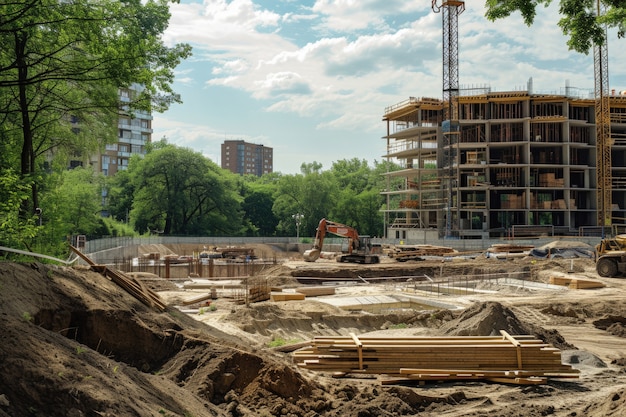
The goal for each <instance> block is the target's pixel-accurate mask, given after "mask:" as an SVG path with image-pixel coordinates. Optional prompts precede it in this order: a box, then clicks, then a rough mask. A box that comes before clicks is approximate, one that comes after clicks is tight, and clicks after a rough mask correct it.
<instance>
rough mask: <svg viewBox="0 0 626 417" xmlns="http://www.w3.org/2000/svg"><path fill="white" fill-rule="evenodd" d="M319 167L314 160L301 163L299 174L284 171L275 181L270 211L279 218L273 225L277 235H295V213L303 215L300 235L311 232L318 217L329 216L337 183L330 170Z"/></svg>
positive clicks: (335, 198) (337, 192) (335, 199)
mask: <svg viewBox="0 0 626 417" xmlns="http://www.w3.org/2000/svg"><path fill="white" fill-rule="evenodd" d="M321 168H322V165H321V164H320V163H318V162H313V163H310V164H302V167H301V168H300V170H301V172H302V173H301V174H296V175H285V176H283V177H281V178H280V180H279V181H278V184H277V190H276V198H275V201H274V206H273V209H272V211H273V212H274V214H275V215H276V217H277V218H278V219H279V222H278V226H277V228H276V229H277V233H278V234H279V235H281V236H295V235H296V223H295V219H294V217H293V216H294V215H295V214H302V215H304V217H303V218H302V219H301V225H300V236H314V235H315V229H316V228H317V225H318V223H319V221H320V220H321V219H322V218H324V217H326V218H329V215H330V213H331V212H332V209H333V207H334V206H335V204H336V201H337V198H338V195H339V191H338V190H339V187H338V185H337V182H336V180H335V177H334V176H333V174H332V173H331V172H330V171H322V170H321ZM330 220H335V219H330ZM335 221H337V220H335Z"/></svg>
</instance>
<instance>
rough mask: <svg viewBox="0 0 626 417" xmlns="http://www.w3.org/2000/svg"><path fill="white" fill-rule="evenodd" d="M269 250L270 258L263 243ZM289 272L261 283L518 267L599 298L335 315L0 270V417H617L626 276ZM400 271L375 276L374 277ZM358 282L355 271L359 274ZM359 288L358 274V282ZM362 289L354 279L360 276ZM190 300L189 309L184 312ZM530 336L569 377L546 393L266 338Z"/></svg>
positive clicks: (501, 300) (471, 266) (84, 276)
mask: <svg viewBox="0 0 626 417" xmlns="http://www.w3.org/2000/svg"><path fill="white" fill-rule="evenodd" d="M268 250H269V249H268ZM295 258H296V256H295V254H285V256H284V257H283V259H284V260H285V263H281V264H280V265H275V266H274V267H271V268H266V269H265V270H264V272H263V275H262V276H259V277H256V278H258V279H263V280H266V282H267V283H268V285H269V286H272V287H274V286H277V287H278V286H280V287H282V288H294V287H297V286H298V285H301V284H299V283H298V281H297V280H296V279H295V278H294V276H298V277H309V278H311V277H318V278H324V277H325V278H338V277H341V278H348V277H350V278H357V280H358V282H359V283H358V284H356V283H352V284H351V285H345V284H341V285H337V288H336V295H335V296H327V297H345V296H355V295H393V294H398V293H399V292H401V291H407V290H410V289H411V285H407V284H402V283H401V281H406V277H407V276H414V277H418V276H422V275H427V276H429V277H430V278H431V279H434V280H439V279H446V277H463V276H466V277H467V276H474V275H478V274H482V276H485V277H492V276H498V275H502V276H504V275H505V274H507V273H508V272H519V271H525V272H526V275H527V276H528V277H529V279H530V280H532V281H534V282H537V283H547V282H548V281H549V278H550V276H567V277H579V278H586V279H592V280H595V281H600V282H602V283H604V284H605V285H606V286H605V287H604V288H599V289H590V290H571V289H567V288H565V287H563V288H561V289H548V287H545V288H542V287H541V285H539V286H531V285H524V286H510V285H504V284H503V283H502V282H497V281H495V280H485V281H484V282H483V283H481V284H480V285H478V286H477V289H478V290H480V291H476V292H468V291H466V292H465V293H463V292H462V293H460V294H457V295H441V294H440V295H428V296H426V295H424V294H420V296H424V297H430V298H431V299H434V300H436V301H442V302H445V303H449V304H455V305H457V306H460V307H461V308H460V309H458V310H454V311H449V310H429V311H389V312H386V313H384V314H369V313H354V312H348V311H344V310H342V309H340V308H337V307H334V306H332V305H330V304H327V303H322V302H320V301H319V300H316V299H315V298H309V299H307V300H305V301H291V302H277V303H274V302H269V301H266V302H261V303H254V304H250V305H249V306H245V305H239V304H237V303H234V302H233V300H232V299H230V298H225V297H220V298H218V299H217V300H215V301H213V302H212V304H211V306H212V307H211V306H210V307H205V308H197V306H196V308H189V314H188V313H185V312H182V311H181V310H180V309H179V308H177V307H176V305H180V304H181V301H182V300H184V299H187V298H189V297H192V296H196V295H198V294H200V293H201V290H184V289H183V288H181V286H180V285H176V284H180V283H173V282H171V281H164V280H158V279H146V280H145V281H144V282H145V284H146V285H149V286H151V287H152V288H153V289H155V290H156V291H158V292H159V294H161V296H162V298H163V299H164V300H165V301H166V302H167V303H168V304H169V305H170V306H169V307H168V309H167V311H166V312H157V311H154V310H151V309H150V308H148V307H146V306H144V305H143V304H141V303H140V302H139V301H137V300H136V299H134V298H133V297H132V296H130V295H129V294H127V293H125V292H124V291H123V290H121V289H120V288H119V287H118V286H116V285H115V284H114V283H112V282H111V281H109V280H108V279H106V278H104V277H103V276H102V275H100V274H98V273H95V272H92V271H89V270H87V269H86V268H80V267H76V268H65V267H56V266H50V265H43V264H39V263H32V264H15V263H0V328H1V329H2V332H3V336H4V337H3V341H2V342H1V343H0V417H5V416H69V417H78V416H94V417H95V416H111V417H112V416H185V417H191V416H195V417H200V416H302V417H305V416H306V417H312V416H359V417H367V416H398V415H407V416H412V415H424V416H429V415H430V416H435V415H437V416H450V417H457V416H458V417H460V416H504V417H513V416H531V417H532V416H549V415H553V416H563V417H565V416H591V417H600V416H611V417H616V416H624V415H626V412H624V410H626V339H624V337H625V336H626V303H625V298H626V280H624V279H602V278H600V277H598V276H597V274H595V272H594V270H593V263H592V262H591V261H589V260H581V259H577V260H575V261H574V262H571V261H569V260H561V261H559V262H556V261H537V260H530V259H515V260H508V261H497V260H486V259H479V260H463V261H454V262H446V263H442V262H441V261H422V262H408V263H402V264H399V263H395V262H387V261H385V262H383V263H381V264H380V265H372V266H364V265H348V264H337V263H335V262H333V261H332V260H319V261H318V262H316V263H314V264H311V263H305V262H301V261H298V260H296V259H295ZM380 276H384V277H405V278H403V279H396V280H391V279H389V280H384V281H377V280H376V279H374V278H375V277H380ZM358 277H360V278H358ZM368 279H369V280H368ZM364 280H365V281H367V282H365V281H364ZM192 307H193V306H192ZM499 330H506V331H509V332H510V333H512V334H522V333H531V334H535V335H536V336H537V337H540V338H542V339H543V340H545V341H547V342H548V343H551V344H553V345H554V346H555V347H557V348H559V349H561V351H562V359H563V361H564V363H570V364H571V365H572V366H574V367H576V368H578V369H580V371H581V375H580V378H579V379H574V380H571V379H568V380H558V379H551V380H549V381H548V383H547V384H545V385H537V386H515V385H502V384H495V383H486V382H479V381H478V382H476V381H474V382H445V383H442V382H439V383H437V382H433V383H428V384H425V385H423V386H399V385H398V386H393V385H381V381H380V378H378V377H367V378H357V377H354V376H352V377H350V378H343V379H335V378H332V376H331V375H326V374H323V373H316V372H312V371H309V370H305V369H301V368H299V367H297V366H296V364H295V363H294V360H293V358H292V355H291V354H290V353H284V352H280V351H278V350H277V349H274V348H272V347H270V345H271V344H280V342H282V341H284V342H285V343H294V344H295V343H302V342H306V341H307V340H309V339H311V338H312V337H314V336H316V335H347V334H349V333H350V332H354V333H357V334H366V333H370V334H386V335H394V334H397V335H422V336H423V335H488V334H493V333H494V332H497V331H499Z"/></svg>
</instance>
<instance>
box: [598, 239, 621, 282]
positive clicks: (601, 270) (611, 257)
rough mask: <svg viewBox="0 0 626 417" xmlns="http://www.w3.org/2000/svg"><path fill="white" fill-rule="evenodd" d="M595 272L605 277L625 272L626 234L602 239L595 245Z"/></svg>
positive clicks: (613, 276)
mask: <svg viewBox="0 0 626 417" xmlns="http://www.w3.org/2000/svg"><path fill="white" fill-rule="evenodd" d="M596 272H597V273H598V275H600V276H601V277H605V278H615V277H619V276H623V275H625V274H626V235H617V236H615V237H612V238H606V239H602V241H601V242H600V244H598V245H597V246H596Z"/></svg>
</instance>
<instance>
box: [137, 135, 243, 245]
mask: <svg viewBox="0 0 626 417" xmlns="http://www.w3.org/2000/svg"><path fill="white" fill-rule="evenodd" d="M128 175H129V179H130V181H131V182H132V187H133V189H134V195H133V203H132V210H131V213H130V218H131V222H132V223H133V224H134V226H135V229H136V230H138V231H143V232H145V231H148V230H150V231H153V232H154V231H156V232H159V233H163V234H166V235H211V236H232V235H239V234H240V233H241V229H242V223H241V219H242V216H241V209H240V196H239V194H238V192H237V187H236V177H235V176H234V174H230V173H229V172H227V171H225V170H222V169H221V168H219V167H218V166H217V165H215V163H213V162H211V161H210V160H209V159H207V158H205V157H204V156H203V155H202V154H200V153H198V152H194V151H192V150H190V149H186V148H179V147H177V146H174V145H170V144H167V143H165V142H161V143H160V144H158V146H156V147H155V148H154V149H153V150H150V151H149V152H148V154H147V155H146V157H145V158H143V159H133V160H132V161H131V164H130V165H129V167H128Z"/></svg>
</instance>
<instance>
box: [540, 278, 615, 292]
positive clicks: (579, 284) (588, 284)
mask: <svg viewBox="0 0 626 417" xmlns="http://www.w3.org/2000/svg"><path fill="white" fill-rule="evenodd" d="M550 284H552V285H563V286H566V287H569V288H571V289H572V290H586V289H593V288H604V287H605V285H604V283H602V282H600V281H593V280H590V279H581V278H570V277H556V276H553V277H550Z"/></svg>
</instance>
